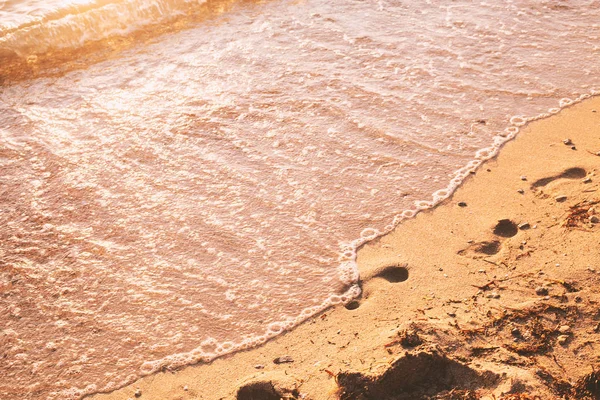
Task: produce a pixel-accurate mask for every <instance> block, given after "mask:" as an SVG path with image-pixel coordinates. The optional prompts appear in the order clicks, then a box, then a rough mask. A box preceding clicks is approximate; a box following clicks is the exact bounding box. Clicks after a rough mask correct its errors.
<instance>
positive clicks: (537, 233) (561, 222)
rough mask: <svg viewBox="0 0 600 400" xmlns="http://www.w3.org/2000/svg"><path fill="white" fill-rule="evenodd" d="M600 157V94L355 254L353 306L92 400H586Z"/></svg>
mask: <svg viewBox="0 0 600 400" xmlns="http://www.w3.org/2000/svg"><path fill="white" fill-rule="evenodd" d="M567 139H568V140H567ZM598 152H600V98H598V97H596V98H593V99H590V100H586V101H584V102H582V103H580V104H577V105H574V106H572V107H569V108H567V109H564V110H563V111H561V112H560V113H559V114H557V115H555V116H552V117H550V118H547V119H543V120H539V121H536V122H533V123H531V124H529V125H528V126H526V127H524V128H522V130H521V133H519V135H518V137H517V139H515V140H514V141H512V142H510V143H508V144H507V145H506V146H505V147H504V148H503V149H502V150H501V152H500V154H499V156H498V157H496V158H495V159H492V160H490V161H488V162H486V163H485V164H484V165H483V166H481V167H480V168H479V169H478V170H477V171H476V172H475V173H474V174H472V176H470V177H469V178H468V179H467V180H466V182H464V184H463V185H462V186H461V187H460V188H459V189H458V190H457V191H456V193H455V194H454V195H453V196H452V197H451V198H450V199H448V200H446V201H445V202H444V203H443V204H441V205H440V206H438V207H436V208H435V209H433V210H429V211H425V212H421V213H420V214H418V215H417V216H416V217H415V218H413V219H411V220H407V221H405V222H403V223H402V224H401V225H400V226H398V227H397V228H396V229H395V230H394V231H393V232H392V233H390V234H388V235H386V236H384V237H382V238H379V239H377V240H375V241H373V242H370V243H368V244H367V245H365V246H363V248H362V249H361V250H360V251H359V255H358V263H359V268H360V272H361V279H362V288H363V294H362V297H361V298H360V299H357V300H356V301H355V302H353V303H350V304H349V305H347V306H346V307H344V306H339V307H336V308H334V309H329V310H327V311H326V312H324V313H322V314H320V315H317V316H316V317H314V318H312V319H310V320H308V321H307V322H305V323H303V324H302V325H300V326H298V327H297V328H295V329H294V330H293V331H291V332H287V333H285V334H283V335H281V336H279V337H277V338H275V339H273V340H271V341H269V342H268V343H266V344H265V345H263V346H260V347H258V348H254V349H251V350H248V351H243V352H239V353H236V354H233V355H230V356H226V357H223V358H220V359H217V360H215V361H214V362H212V363H211V364H206V365H197V366H192V367H188V368H184V369H182V370H179V371H164V372H161V373H158V374H155V375H151V376H148V377H146V378H143V379H141V380H139V381H138V382H136V383H135V384H134V385H131V386H128V387H125V388H123V389H121V390H118V391H115V392H112V393H110V394H103V395H96V396H93V398H94V399H95V400H117V399H119V400H120V399H129V398H138V397H139V398H141V399H162V400H170V399H173V400H174V399H235V398H238V399H271V398H304V399H315V400H316V399H337V398H343V399H383V398H386V397H390V398H406V399H419V398H428V397H426V396H429V398H432V396H438V397H435V398H447V399H453V398H461V399H463V398H466V399H477V398H481V399H493V398H495V399H502V398H504V399H527V398H535V397H534V396H538V397H539V398H541V399H553V398H561V397H566V398H578V399H579V398H585V396H586V395H590V396H591V395H593V393H592V392H593V391H594V390H598V388H599V385H598V381H597V380H596V379H597V378H600V376H596V375H594V374H591V373H592V371H593V369H592V368H593V367H594V366H597V365H598V364H600V357H599V354H600V342H599V340H600V311H599V307H598V302H600V294H599V293H598V291H597V290H596V288H597V287H598V285H599V284H600V254H599V251H598V249H599V248H600V247H599V246H600V232H599V230H600V222H599V221H598V218H600V156H599V155H598ZM596 370H598V368H596ZM596 394H597V393H596ZM461 396H462V397H461Z"/></svg>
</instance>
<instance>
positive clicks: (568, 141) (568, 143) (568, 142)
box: [563, 139, 573, 146]
mask: <svg viewBox="0 0 600 400" xmlns="http://www.w3.org/2000/svg"><path fill="white" fill-rule="evenodd" d="M563 143H564V144H565V145H567V146H568V145H570V144H573V142H572V141H571V139H565V140H563Z"/></svg>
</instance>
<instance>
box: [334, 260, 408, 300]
mask: <svg viewBox="0 0 600 400" xmlns="http://www.w3.org/2000/svg"><path fill="white" fill-rule="evenodd" d="M372 279H384V280H386V281H388V282H389V283H399V282H404V281H406V280H407V279H408V268H407V264H395V265H388V266H385V267H382V268H378V269H376V270H375V271H374V272H372V273H371V274H369V275H367V276H366V277H365V278H363V279H362V280H361V285H362V284H363V283H366V282H369V281H370V280H372ZM363 296H364V298H366V297H368V290H366V289H363ZM363 296H361V297H360V298H358V299H354V300H352V301H350V302H348V303H346V305H345V307H346V309H347V310H350V311H352V310H356V309H357V308H358V307H360V305H361V299H362V297H363Z"/></svg>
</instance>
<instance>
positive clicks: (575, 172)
mask: <svg viewBox="0 0 600 400" xmlns="http://www.w3.org/2000/svg"><path fill="white" fill-rule="evenodd" d="M586 176H587V171H586V170H585V169H583V168H580V167H573V168H568V169H566V170H564V171H563V172H561V173H560V174H558V175H554V176H549V177H547V178H542V179H538V180H537V181H535V182H533V183H532V184H531V188H532V189H536V188H539V187H543V186H546V185H547V184H549V183H550V182H552V181H555V180H557V179H563V178H564V179H583V178H585V177H586Z"/></svg>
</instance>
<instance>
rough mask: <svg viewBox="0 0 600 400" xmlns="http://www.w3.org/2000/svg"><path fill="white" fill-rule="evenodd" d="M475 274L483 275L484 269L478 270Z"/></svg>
mask: <svg viewBox="0 0 600 400" xmlns="http://www.w3.org/2000/svg"><path fill="white" fill-rule="evenodd" d="M477 272H479V273H480V274H485V269H480V270H479V271H477Z"/></svg>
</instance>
